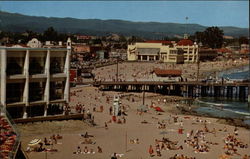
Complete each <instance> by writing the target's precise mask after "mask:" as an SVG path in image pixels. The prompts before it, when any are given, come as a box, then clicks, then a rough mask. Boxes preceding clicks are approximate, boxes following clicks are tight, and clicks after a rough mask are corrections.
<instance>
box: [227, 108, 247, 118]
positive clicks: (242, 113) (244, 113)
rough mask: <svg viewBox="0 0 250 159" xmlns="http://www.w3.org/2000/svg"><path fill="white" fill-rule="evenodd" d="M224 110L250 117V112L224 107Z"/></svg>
mask: <svg viewBox="0 0 250 159" xmlns="http://www.w3.org/2000/svg"><path fill="white" fill-rule="evenodd" d="M223 110H225V111H229V112H233V113H236V114H241V115H246V116H249V117H250V113H248V112H241V111H237V110H231V109H223Z"/></svg>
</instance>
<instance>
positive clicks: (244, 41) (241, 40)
mask: <svg viewBox="0 0 250 159" xmlns="http://www.w3.org/2000/svg"><path fill="white" fill-rule="evenodd" d="M239 44H240V45H241V44H249V40H248V39H247V38H246V37H244V36H241V37H240V38H239Z"/></svg>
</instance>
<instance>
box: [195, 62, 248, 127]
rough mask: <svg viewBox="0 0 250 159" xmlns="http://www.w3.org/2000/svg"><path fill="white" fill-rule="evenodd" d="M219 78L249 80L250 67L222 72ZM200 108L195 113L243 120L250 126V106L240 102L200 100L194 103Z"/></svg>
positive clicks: (213, 99)
mask: <svg viewBox="0 0 250 159" xmlns="http://www.w3.org/2000/svg"><path fill="white" fill-rule="evenodd" d="M218 76H219V77H224V78H229V79H231V80H244V79H249V66H244V67H242V68H238V69H231V70H227V71H224V72H220V73H219V75H218ZM194 104H195V105H196V106H198V107H197V108H196V109H195V111H196V112H197V113H198V114H207V115H209V116H213V117H230V118H241V119H244V120H245V123H247V124H249V125H250V104H249V103H248V102H247V101H246V102H242V101H239V100H228V99H225V98H213V97H206V98H199V99H197V100H196V101H195V103H194Z"/></svg>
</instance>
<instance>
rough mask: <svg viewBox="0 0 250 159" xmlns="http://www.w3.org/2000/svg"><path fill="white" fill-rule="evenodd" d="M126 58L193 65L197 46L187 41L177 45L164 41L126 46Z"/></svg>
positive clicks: (196, 56) (196, 57) (129, 59)
mask: <svg viewBox="0 0 250 159" xmlns="http://www.w3.org/2000/svg"><path fill="white" fill-rule="evenodd" d="M127 58H128V61H161V62H167V63H194V62H197V60H198V45H196V44H193V43H192V41H191V40H187V39H184V40H181V41H179V42H178V43H177V44H167V43H166V42H164V41H159V42H142V43H135V44H132V45H128V49H127Z"/></svg>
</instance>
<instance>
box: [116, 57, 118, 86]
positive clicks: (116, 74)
mask: <svg viewBox="0 0 250 159" xmlns="http://www.w3.org/2000/svg"><path fill="white" fill-rule="evenodd" d="M118 58H119V57H118V55H117V56H116V62H117V63H116V82H118V63H119V61H118Z"/></svg>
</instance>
